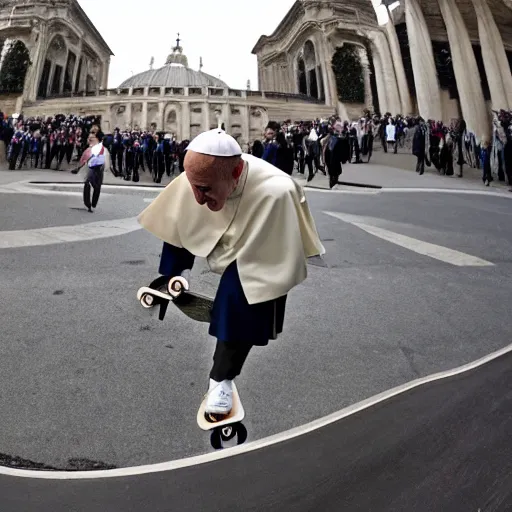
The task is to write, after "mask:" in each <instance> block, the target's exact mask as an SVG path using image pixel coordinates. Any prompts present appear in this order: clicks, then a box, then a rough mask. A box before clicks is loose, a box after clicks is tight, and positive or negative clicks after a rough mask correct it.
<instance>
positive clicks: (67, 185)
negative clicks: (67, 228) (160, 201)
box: [23, 181, 164, 193]
mask: <svg viewBox="0 0 512 512" xmlns="http://www.w3.org/2000/svg"><path fill="white" fill-rule="evenodd" d="M23 184H24V185H27V186H28V185H30V188H32V187H34V188H36V187H41V188H52V187H59V188H73V187H81V186H83V183H80V182H77V183H34V182H31V181H27V182H23ZM102 188H108V189H116V190H137V191H139V192H158V193H160V192H162V190H164V187H157V186H152V185H148V186H147V187H141V186H139V185H115V184H110V183H103V185H102Z"/></svg>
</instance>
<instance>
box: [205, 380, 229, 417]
mask: <svg viewBox="0 0 512 512" xmlns="http://www.w3.org/2000/svg"><path fill="white" fill-rule="evenodd" d="M232 408H233V381H232V380H223V381H222V382H217V381H215V380H213V379H210V389H209V390H208V400H207V401H206V408H205V412H206V413H207V414H229V413H230V412H231V409H232Z"/></svg>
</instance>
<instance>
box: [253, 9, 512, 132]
mask: <svg viewBox="0 0 512 512" xmlns="http://www.w3.org/2000/svg"><path fill="white" fill-rule="evenodd" d="M381 3H383V1H382V0H350V1H347V0H297V1H296V2H295V4H294V5H293V6H292V8H291V10H290V12H289V13H288V14H287V15H286V17H285V18H284V19H283V21H282V22H281V23H280V25H279V26H278V27H277V29H276V31H275V32H274V33H273V34H272V35H271V36H262V37H261V38H260V40H259V41H258V43H257V44H256V46H255V47H254V49H253V53H255V54H256V55H257V57H258V71H259V87H260V89H261V90H264V91H269V90H278V91H282V92H287V93H301V92H302V93H305V94H307V95H312V96H314V97H315V98H316V99H320V100H322V101H324V103H325V104H326V105H330V106H332V107H336V109H337V111H338V112H339V114H340V115H341V116H342V117H346V118H354V117H356V116H357V115H359V114H360V113H361V111H362V109H363V108H365V107H366V108H370V109H371V108H372V107H375V106H376V105H378V107H379V110H380V111H381V112H382V113H384V112H392V113H393V114H395V113H402V114H418V113H419V114H420V115H421V116H422V117H424V118H425V119H434V120H443V121H445V122H450V121H451V120H452V119H454V118H459V117H461V116H463V117H464V118H465V120H466V122H467V124H468V128H469V129H470V130H472V131H474V133H475V134H478V136H479V137H480V136H486V135H488V132H489V126H490V123H489V114H490V110H491V108H493V109H500V108H504V109H512V102H511V100H512V76H511V66H512V0H400V2H399V6H398V7H397V8H396V9H394V10H393V12H392V13H389V15H390V16H389V21H388V22H387V23H386V24H384V25H379V23H378V21H377V16H376V9H386V7H384V6H381V7H379V6H380V4H381ZM384 3H387V4H392V3H393V2H390V1H387V2H384ZM347 44H349V45H355V47H356V48H357V50H358V52H359V55H360V61H361V64H362V68H363V73H364V83H365V101H364V103H360V104H355V105H354V104H347V103H345V102H342V101H340V100H339V91H338V87H337V83H336V78H337V77H336V76H335V75H334V72H333V67H332V65H331V63H332V60H333V56H334V55H335V53H336V51H337V50H338V49H339V48H342V47H343V46H344V45H347ZM304 78H305V79H304ZM338 80H339V78H338ZM312 85H313V86H312Z"/></svg>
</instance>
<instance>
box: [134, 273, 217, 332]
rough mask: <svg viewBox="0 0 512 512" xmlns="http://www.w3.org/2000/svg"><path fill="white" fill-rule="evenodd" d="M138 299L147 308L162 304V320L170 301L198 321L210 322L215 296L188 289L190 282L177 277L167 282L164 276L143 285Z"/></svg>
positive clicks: (138, 293) (160, 316)
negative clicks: (147, 284)
mask: <svg viewBox="0 0 512 512" xmlns="http://www.w3.org/2000/svg"><path fill="white" fill-rule="evenodd" d="M137 300H138V301H139V302H140V303H141V305H142V307H144V308H146V309H151V308H154V307H155V306H160V315H159V318H160V320H163V319H164V317H165V313H166V311H167V306H168V305H169V303H171V302H172V303H173V304H174V305H175V306H176V307H177V308H178V309H179V310H180V311H182V312H183V313H184V314H185V315H187V316H188V317H189V318H191V319H192V320H195V321H196V322H204V323H210V321H211V309H212V306H213V298H211V297H207V296H206V295H201V294H200V293H195V292H191V291H188V282H187V281H186V280H184V278H182V277H176V278H173V279H171V280H170V281H169V283H168V284H167V283H166V281H165V280H163V279H162V278H158V279H156V280H155V281H153V282H152V283H151V284H150V285H149V286H143V287H142V288H140V289H139V290H138V292H137Z"/></svg>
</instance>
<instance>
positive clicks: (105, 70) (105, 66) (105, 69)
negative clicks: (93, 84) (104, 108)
mask: <svg viewBox="0 0 512 512" xmlns="http://www.w3.org/2000/svg"><path fill="white" fill-rule="evenodd" d="M109 70H110V56H109V57H108V59H107V60H106V61H105V63H104V64H103V79H102V84H101V85H102V87H103V88H104V89H108V72H109Z"/></svg>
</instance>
